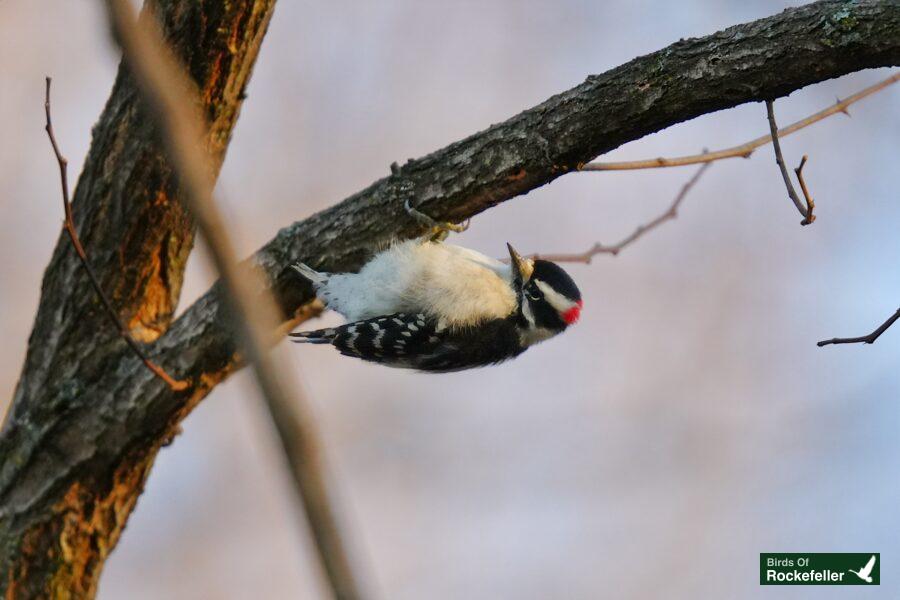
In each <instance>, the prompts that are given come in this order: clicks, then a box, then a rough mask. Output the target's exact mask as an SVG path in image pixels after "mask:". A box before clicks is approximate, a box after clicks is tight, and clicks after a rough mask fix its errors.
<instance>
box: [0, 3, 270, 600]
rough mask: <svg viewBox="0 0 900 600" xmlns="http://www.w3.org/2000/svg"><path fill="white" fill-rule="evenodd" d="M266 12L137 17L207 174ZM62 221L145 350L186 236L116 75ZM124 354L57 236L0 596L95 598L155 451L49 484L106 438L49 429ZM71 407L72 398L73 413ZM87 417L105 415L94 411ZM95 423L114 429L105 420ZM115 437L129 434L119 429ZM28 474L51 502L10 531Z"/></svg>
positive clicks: (27, 381) (214, 10) (188, 231)
mask: <svg viewBox="0 0 900 600" xmlns="http://www.w3.org/2000/svg"><path fill="white" fill-rule="evenodd" d="M274 5H275V1H274V0H241V1H238V2H219V1H217V0H157V1H155V2H152V3H150V4H149V5H148V10H147V14H145V17H144V18H153V17H154V16H155V17H156V18H157V19H158V21H159V22H160V25H161V27H162V30H163V32H164V34H165V36H166V39H167V41H168V42H169V44H170V45H171V47H172V49H173V50H174V51H175V52H176V53H177V55H178V56H179V57H180V58H181V59H182V61H183V62H184V63H185V64H186V65H187V66H188V69H189V72H190V75H191V76H192V78H193V79H194V81H195V82H196V84H197V86H198V87H199V89H200V95H201V98H202V103H203V110H204V114H205V115H206V116H207V119H208V120H209V124H210V130H209V136H208V138H207V148H208V150H209V152H210V154H211V155H212V157H213V161H214V164H215V165H216V168H217V169H218V168H219V167H220V166H221V164H222V160H223V159H224V157H225V150H226V148H227V146H228V142H229V140H230V138H231V132H232V129H233V127H234V124H235V122H236V121H237V116H238V113H239V111H240V107H241V103H242V101H243V98H244V89H245V87H246V85H247V83H248V81H249V78H250V72H251V70H252V68H253V65H254V63H255V61H256V57H257V55H258V53H259V48H260V44H261V42H262V39H263V37H264V36H265V33H266V30H267V27H268V24H269V20H270V18H271V15H272V12H273V9H274ZM151 13H152V14H151ZM49 175H50V173H49V172H48V176H49ZM73 209H74V217H75V222H76V227H77V228H78V231H79V233H80V236H81V239H82V240H83V242H84V245H85V246H86V248H87V250H88V253H89V255H90V260H91V263H92V265H93V266H94V269H95V270H96V272H97V274H98V275H99V276H100V279H101V281H102V283H103V286H104V289H106V290H108V292H109V293H110V295H111V296H112V298H113V302H114V304H115V306H116V307H117V308H118V310H119V311H120V315H121V318H122V321H123V322H124V323H126V324H127V325H128V327H129V329H130V330H131V332H132V334H133V335H134V337H135V338H136V339H138V340H143V341H152V340H154V339H156V338H157V337H159V335H160V334H161V333H163V332H164V331H165V330H166V328H167V327H168V326H169V323H170V321H171V319H172V314H173V313H174V311H175V307H176V304H177V301H178V296H179V294H180V291H181V283H182V277H183V274H184V268H185V264H186V261H187V257H188V254H189V253H190V251H191V248H192V246H193V240H194V226H193V223H192V220H191V217H190V214H189V213H188V212H187V211H186V210H185V207H184V206H183V205H182V203H181V202H180V201H179V199H178V194H177V189H176V183H175V180H174V177H173V173H172V169H171V167H170V166H169V164H167V161H166V160H165V159H164V157H163V152H162V147H161V143H160V141H159V140H158V139H156V137H155V136H154V134H153V127H152V123H151V120H150V119H148V118H147V115H146V111H145V109H144V107H143V106H142V105H141V103H140V101H139V93H138V90H137V89H136V87H135V85H134V83H133V81H132V80H131V78H130V77H129V76H128V75H127V70H126V69H124V68H122V67H121V66H120V68H119V73H118V76H117V78H116V82H115V85H114V86H113V90H112V94H111V95H110V98H109V100H108V101H107V104H106V107H105V109H104V111H103V114H102V115H101V116H100V120H99V122H98V123H97V125H96V126H95V127H94V130H93V141H92V144H91V149H90V153H89V154H88V157H87V160H86V162H85V166H84V171H83V172H82V174H81V177H80V179H79V181H78V185H77V188H76V190H75V196H74V201H73ZM121 349H122V345H121V340H120V339H119V338H118V336H117V333H116V331H115V328H113V327H111V326H110V323H109V320H108V316H107V315H106V314H105V313H104V312H103V308H102V307H101V305H100V303H99V302H98V300H97V297H96V295H95V294H94V291H93V289H92V288H91V286H90V283H89V282H88V279H87V277H86V276H85V273H84V272H83V270H82V267H81V265H80V263H79V262H78V259H77V258H76V256H75V253H74V252H73V250H72V247H71V243H70V241H69V239H68V237H67V236H66V235H65V234H61V236H60V238H59V240H58V241H57V245H56V250H55V252H54V254H53V258H52V259H51V261H50V265H49V266H48V267H47V270H46V272H45V274H44V281H43V284H42V294H41V300H40V305H39V308H38V313H37V317H36V319H35V324H34V329H33V331H32V334H31V339H30V341H29V346H28V354H27V356H26V359H25V366H24V368H23V371H22V376H21V378H20V380H19V384H18V386H17V389H16V392H15V396H14V399H13V404H12V407H11V409H10V410H11V412H10V414H9V415H8V417H7V423H6V424H5V426H4V431H5V439H7V440H8V441H9V442H11V444H10V445H9V446H7V445H5V444H4V445H3V448H2V449H0V461H2V463H0V473H2V475H0V479H2V480H3V481H5V482H7V483H9V484H10V487H6V486H4V489H5V490H6V491H8V492H10V494H4V495H3V498H4V503H3V505H2V507H0V530H2V531H3V534H0V570H2V571H0V572H2V577H3V583H0V589H2V590H4V591H5V592H6V595H7V596H8V597H23V598H25V597H29V598H30V597H37V596H53V597H57V596H59V597H70V596H71V597H90V596H92V595H93V594H94V590H95V588H96V582H97V578H98V575H99V572H100V568H101V567H102V565H103V561H104V559H105V557H106V555H107V554H108V552H109V550H110V549H112V547H113V546H114V545H115V542H116V539H117V538H118V536H119V534H120V532H121V530H122V527H123V526H124V523H125V519H126V518H127V516H128V513H129V512H130V510H131V507H132V506H133V505H134V502H135V500H136V498H137V496H138V494H139V491H140V488H141V485H142V484H143V481H144V477H145V476H146V472H147V468H148V466H149V464H150V463H149V462H148V461H144V460H141V459H140V458H139V457H140V456H143V455H146V453H147V451H149V449H150V448H151V447H153V446H154V445H156V444H157V443H158V440H157V441H155V442H151V441H150V440H147V441H148V445H147V446H145V447H144V449H140V448H134V449H133V451H129V452H130V454H131V458H130V459H128V460H122V458H123V456H122V455H119V456H118V457H113V456H109V455H108V456H106V457H104V458H101V459H100V462H101V463H103V464H104V466H103V467H100V468H99V469H98V468H93V467H89V468H87V469H84V470H82V471H81V475H80V476H79V477H78V478H77V479H78V481H77V482H75V481H74V480H72V481H65V482H64V481H61V480H57V479H56V478H55V476H53V475H52V472H53V469H52V468H51V470H49V471H48V470H45V468H46V467H47V466H49V465H50V464H51V463H53V462H55V461H56V460H61V461H63V462H70V461H71V462H70V464H74V463H78V462H80V461H81V460H83V458H84V457H85V456H86V453H87V452H90V450H88V449H89V448H90V447H92V446H94V443H92V442H91V441H90V440H91V439H92V438H94V436H95V435H97V434H100V435H104V436H105V435H108V434H109V432H106V433H101V430H100V429H96V430H92V427H91V426H88V425H87V423H86V422H81V423H80V424H78V425H76V426H75V427H73V428H72V429H69V430H68V431H67V432H63V431H62V430H61V429H58V428H57V427H56V425H54V422H55V421H56V420H57V419H62V420H65V421H67V420H69V419H71V418H72V415H73V413H72V412H70V411H73V410H76V409H75V407H76V405H78V404H80V403H81V402H82V401H83V402H85V403H87V404H94V403H99V404H103V403H104V400H103V399H102V394H98V393H97V391H98V387H99V386H98V385H97V382H96V381H94V382H91V381H90V380H87V379H84V377H83V374H84V373H85V372H84V371H83V369H84V367H85V366H86V365H88V364H93V365H94V367H92V368H91V370H92V369H93V368H99V370H98V371H95V372H96V373H102V372H104V371H106V370H107V369H110V370H114V369H115V368H116V367H115V363H114V362H110V361H109V359H110V358H111V357H112V356H115V355H116V354H118V352H119V350H121ZM111 352H112V354H111ZM73 386H74V387H73ZM114 393H115V392H114ZM115 394H116V396H117V397H118V398H119V399H120V400H121V399H123V396H122V395H121V394H118V393H115ZM74 398H80V399H81V400H78V401H74V402H73V399H74ZM99 404H94V406H95V407H97V406H99ZM101 412H102V411H101ZM120 416H121V415H120ZM94 418H98V419H99V418H103V417H101V414H100V413H99V412H98V413H97V414H95V415H94V417H92V419H94ZM106 418H111V419H113V420H114V421H116V419H118V417H117V416H114V415H113V414H111V413H108V414H106ZM23 422H27V423H30V424H31V425H29V426H28V431H29V432H30V433H28V436H29V437H31V439H32V442H36V441H37V439H38V438H40V439H43V440H44V442H42V443H40V444H38V445H32V443H31V442H28V443H26V444H25V445H22V444H21V443H20V442H21V441H23V440H22V438H20V437H19V436H20V435H21V434H22V433H23V432H24V430H23V429H22V428H21V424H22V423H23ZM96 423H97V422H95V424H96ZM72 424H73V425H74V423H72ZM115 427H116V428H127V427H130V424H128V423H127V422H125V421H116V425H115ZM114 437H115V436H114ZM107 439H108V440H109V441H112V439H109V438H107ZM17 440H18V441H17ZM113 443H114V444H115V442H113ZM102 445H103V444H99V445H97V446H96V447H98V448H99V447H100V446H102ZM151 452H152V451H151ZM96 458H100V457H99V456H97V457H96ZM41 465H44V466H41ZM33 468H37V469H38V472H40V473H42V475H40V476H39V477H41V478H42V480H41V481H40V482H38V481H34V482H33V484H34V485H36V486H37V487H40V488H42V489H44V491H45V492H46V493H49V494H50V496H48V497H47V498H48V499H49V498H50V497H52V502H51V504H52V506H50V505H44V506H45V509H46V510H45V509H41V510H42V511H43V515H42V516H39V515H38V514H37V513H34V516H36V517H37V518H36V519H34V520H30V519H29V521H30V523H29V524H28V525H27V526H26V528H25V529H19V525H22V524H24V523H22V522H21V521H20V520H19V518H18V515H19V514H20V513H19V510H20V509H21V508H23V507H24V506H26V505H28V504H29V503H30V500H29V499H27V498H26V497H25V496H22V495H21V492H24V491H25V490H26V489H27V488H28V487H30V485H31V484H25V483H24V481H23V480H21V479H19V477H18V476H17V475H15V473H16V472H17V471H19V470H20V469H25V470H28V471H30V470H31V469H33ZM21 473H24V471H22V472H20V474H21ZM33 473H34V472H33ZM7 475H12V476H13V478H12V479H7ZM32 476H33V475H32ZM35 489H36V488H32V490H33V491H34V490H35ZM26 495H27V496H30V494H26ZM48 507H49V508H48ZM47 510H49V512H47ZM13 531H17V532H18V533H12V532H13ZM26 532H27V533H26Z"/></svg>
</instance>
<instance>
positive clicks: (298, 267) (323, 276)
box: [291, 262, 328, 287]
mask: <svg viewBox="0 0 900 600" xmlns="http://www.w3.org/2000/svg"><path fill="white" fill-rule="evenodd" d="M291 268H293V269H294V270H295V271H297V272H298V273H300V274H301V275H303V276H304V277H306V278H307V279H309V280H310V281H311V282H312V283H313V285H315V286H316V287H318V286H320V285H322V284H323V283H325V282H326V281H328V274H327V273H319V272H318V271H316V270H315V269H313V268H312V267H308V266H307V265H304V264H303V263H301V262H298V263H296V264H293V265H291Z"/></svg>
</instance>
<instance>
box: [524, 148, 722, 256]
mask: <svg viewBox="0 0 900 600" xmlns="http://www.w3.org/2000/svg"><path fill="white" fill-rule="evenodd" d="M710 166H712V163H703V164H702V165H700V168H699V169H697V172H696V173H694V175H693V176H692V177H691V178H690V179H689V180H688V181H687V183H685V184H684V185H683V186H682V187H681V190H680V191H679V192H678V195H677V196H675V200H674V201H673V202H672V204H671V205H670V206H669V208H668V209H666V211H665V212H664V213H662V214H661V215H659V216H658V217H656V218H655V219H653V220H652V221H650V222H649V223H645V224H643V225H640V226H639V227H638V228H637V229H635V230H634V233H632V234H631V235H629V236H628V237H626V238H625V239H623V240H622V241H620V242H619V243H617V244H613V245H612V246H605V245H603V244H601V243H600V242H597V243H596V244H594V245H593V246H591V247H590V248H588V249H587V250H585V251H584V252H580V253H577V254H534V255H532V256H531V257H532V258H541V259H544V260H549V261H553V262H569V263H573V262H574V263H584V264H587V265H589V264H591V260H593V258H594V257H595V256H596V255H598V254H612V255H613V256H616V255H618V254H619V252H621V251H622V250H623V249H624V248H625V247H626V246H629V245H631V244H632V243H633V242H635V241H637V239H638V238H640V237H641V236H643V235H644V234H646V233H647V232H649V231H651V230H652V229H655V228H657V227H659V226H660V225H662V224H663V223H665V222H666V221H671V220H672V219H675V218H676V217H677V216H678V208H679V207H680V206H681V203H682V202H683V201H684V199H685V198H686V197H687V194H688V192H689V191H691V188H692V187H694V184H696V183H697V181H698V180H699V179H700V177H701V176H702V175H703V173H704V172H705V171H706V169H708V168H709V167H710Z"/></svg>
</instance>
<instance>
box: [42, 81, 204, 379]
mask: <svg viewBox="0 0 900 600" xmlns="http://www.w3.org/2000/svg"><path fill="white" fill-rule="evenodd" d="M51 81H52V80H51V78H50V77H47V78H46V83H47V85H46V90H45V93H44V113H45V114H46V117H47V123H46V125H45V126H44V130H46V132H47V137H49V138H50V145H51V146H53V153H54V154H55V155H56V162H57V163H58V164H59V178H60V183H61V185H62V197H63V211H64V212H65V221H64V226H65V229H66V232H67V233H68V234H69V239H70V240H72V247H73V248H75V253H76V254H77V255H78V258H79V259H80V260H81V265H82V266H83V267H84V270H85V271H86V272H87V274H88V278H90V280H91V284H92V285H93V286H94V291H95V292H97V296H99V297H100V301H101V302H102V303H103V307H104V308H105V309H106V314H107V315H108V316H109V319H110V320H111V321H112V322H113V324H114V325H115V326H116V329H117V330H118V331H119V335H120V336H121V337H122V339H124V340H125V342H127V343H128V346H129V347H130V348H131V349H132V351H134V353H135V354H136V355H137V356H138V358H140V359H141V361H142V362H143V363H144V364H145V365H146V366H147V368H148V369H150V370H151V371H152V372H153V373H154V374H155V375H156V376H157V377H159V378H160V379H162V380H163V381H165V382H166V384H167V385H168V386H169V387H170V388H172V390H174V391H176V392H178V391H181V390H184V389H187V387H188V385H189V384H188V382H187V381H179V380H177V379H174V378H173V377H171V376H170V375H169V374H168V373H166V372H165V370H164V369H163V368H162V367H160V366H159V365H157V364H156V363H155V362H153V361H152V360H150V358H149V357H148V356H147V355H146V354H145V353H144V351H143V350H142V349H141V347H140V346H139V345H138V343H137V342H136V341H135V339H134V338H133V337H131V333H130V332H129V331H128V329H127V328H126V327H125V324H124V323H122V320H121V319H120V318H119V313H118V312H116V309H115V308H114V307H113V305H112V301H111V300H110V299H109V297H108V296H107V295H106V292H104V291H103V287H102V286H101V285H100V280H99V279H98V277H97V274H96V273H94V269H93V268H91V264H90V263H89V262H88V257H87V253H86V252H85V251H84V246H82V245H81V239H79V237H78V232H77V231H76V230H75V221H74V219H72V204H71V202H70V200H69V178H68V175H67V172H68V166H69V161H68V160H66V158H65V157H64V156H63V155H62V152H61V151H60V149H59V145H58V144H57V143H56V135H55V134H54V132H53V119H52V118H51V116H50V82H51Z"/></svg>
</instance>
